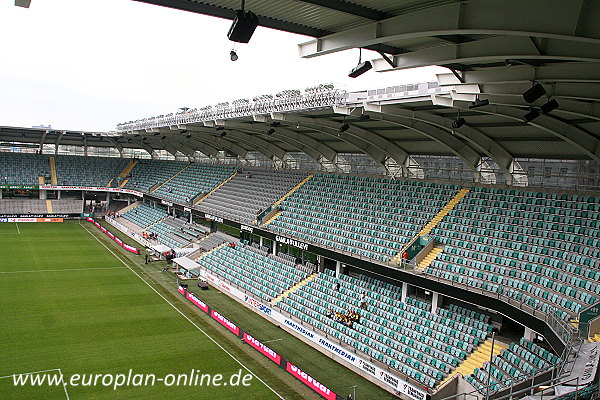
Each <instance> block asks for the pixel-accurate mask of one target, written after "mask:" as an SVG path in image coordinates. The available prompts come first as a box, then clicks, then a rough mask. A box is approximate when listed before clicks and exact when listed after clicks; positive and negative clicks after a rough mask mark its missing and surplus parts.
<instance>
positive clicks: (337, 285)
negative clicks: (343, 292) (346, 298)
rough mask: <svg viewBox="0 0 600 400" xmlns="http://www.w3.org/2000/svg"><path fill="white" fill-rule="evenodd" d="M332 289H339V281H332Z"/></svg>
mask: <svg viewBox="0 0 600 400" xmlns="http://www.w3.org/2000/svg"><path fill="white" fill-rule="evenodd" d="M333 290H334V291H336V292H339V291H340V283H339V282H334V283H333Z"/></svg>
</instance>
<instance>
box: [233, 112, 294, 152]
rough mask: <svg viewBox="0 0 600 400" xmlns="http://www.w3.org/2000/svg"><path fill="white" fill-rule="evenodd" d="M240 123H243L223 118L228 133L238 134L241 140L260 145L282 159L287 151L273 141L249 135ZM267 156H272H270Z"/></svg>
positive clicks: (255, 145)
mask: <svg viewBox="0 0 600 400" xmlns="http://www.w3.org/2000/svg"><path fill="white" fill-rule="evenodd" d="M240 125H243V124H237V123H235V122H234V121H230V120H225V129H228V130H229V133H231V132H234V133H236V134H238V135H240V138H241V139H242V140H245V141H246V142H248V143H250V144H251V145H253V146H254V147H257V148H258V147H262V148H263V149H264V150H265V151H267V152H269V153H271V154H272V155H273V156H275V157H277V158H279V159H280V160H283V157H284V156H285V153H287V152H286V151H285V150H284V149H282V148H281V147H279V146H277V145H275V144H273V143H270V142H267V141H266V140H263V139H261V138H259V137H258V136H256V135H250V134H248V133H246V132H244V129H245V127H240ZM228 127H232V128H233V129H231V128H228ZM250 131H251V130H250ZM269 158H272V156H271V157H269Z"/></svg>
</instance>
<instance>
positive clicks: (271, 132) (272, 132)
mask: <svg viewBox="0 0 600 400" xmlns="http://www.w3.org/2000/svg"><path fill="white" fill-rule="evenodd" d="M274 133H275V128H271V129H269V130H268V131H267V135H272V134H274Z"/></svg>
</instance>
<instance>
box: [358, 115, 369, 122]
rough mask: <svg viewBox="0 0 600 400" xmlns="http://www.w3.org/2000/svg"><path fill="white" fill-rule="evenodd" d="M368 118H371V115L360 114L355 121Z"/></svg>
mask: <svg viewBox="0 0 600 400" xmlns="http://www.w3.org/2000/svg"><path fill="white" fill-rule="evenodd" d="M370 119H371V116H370V115H369V114H360V116H359V117H358V118H356V122H363V121H368V120H370Z"/></svg>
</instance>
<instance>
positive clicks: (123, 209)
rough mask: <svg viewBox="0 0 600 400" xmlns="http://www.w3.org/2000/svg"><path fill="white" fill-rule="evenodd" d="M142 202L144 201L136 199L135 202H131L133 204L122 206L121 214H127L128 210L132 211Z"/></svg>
mask: <svg viewBox="0 0 600 400" xmlns="http://www.w3.org/2000/svg"><path fill="white" fill-rule="evenodd" d="M140 204H142V202H141V201H136V202H135V203H131V204H130V205H128V206H127V207H125V208H121V209H120V210H119V214H121V215H123V214H125V213H126V212H127V211H131V210H133V209H134V208H136V207H137V206H139V205H140Z"/></svg>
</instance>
